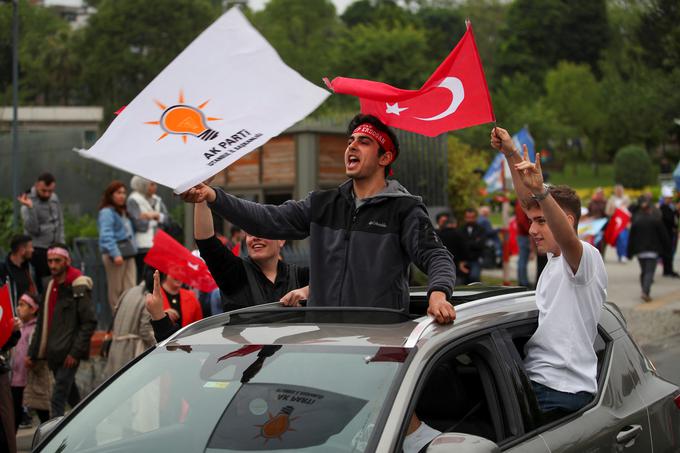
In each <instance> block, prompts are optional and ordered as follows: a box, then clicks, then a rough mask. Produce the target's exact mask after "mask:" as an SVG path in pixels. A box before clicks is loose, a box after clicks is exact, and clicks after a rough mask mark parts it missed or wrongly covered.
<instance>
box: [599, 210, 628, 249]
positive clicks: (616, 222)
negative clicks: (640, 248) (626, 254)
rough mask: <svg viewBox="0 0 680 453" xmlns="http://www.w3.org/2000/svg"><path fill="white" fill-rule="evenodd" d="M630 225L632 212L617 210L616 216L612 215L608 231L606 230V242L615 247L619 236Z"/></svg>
mask: <svg viewBox="0 0 680 453" xmlns="http://www.w3.org/2000/svg"><path fill="white" fill-rule="evenodd" d="M628 223H630V212H628V211H627V210H625V211H624V210H623V209H621V208H616V211H614V214H612V216H611V218H610V219H609V223H608V224H607V229H606V230H604V240H605V242H607V244H609V245H611V246H615V245H616V240H617V239H618V237H619V234H621V232H622V231H623V230H625V229H626V227H627V226H628Z"/></svg>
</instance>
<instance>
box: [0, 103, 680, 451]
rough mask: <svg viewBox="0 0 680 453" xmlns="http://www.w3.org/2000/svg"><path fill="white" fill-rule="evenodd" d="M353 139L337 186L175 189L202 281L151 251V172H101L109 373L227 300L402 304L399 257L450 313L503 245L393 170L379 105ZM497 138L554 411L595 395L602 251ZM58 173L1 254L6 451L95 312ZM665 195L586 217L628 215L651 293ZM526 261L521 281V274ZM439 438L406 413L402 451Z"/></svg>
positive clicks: (76, 353) (405, 299) (57, 385)
mask: <svg viewBox="0 0 680 453" xmlns="http://www.w3.org/2000/svg"><path fill="white" fill-rule="evenodd" d="M347 136H348V141H347V147H346V150H345V153H344V164H345V171H346V175H347V177H348V178H349V179H348V181H346V182H345V183H343V184H341V185H340V186H338V187H337V188H334V189H329V190H319V191H314V192H311V193H310V194H309V195H308V196H307V197H306V198H305V199H303V200H298V201H294V200H291V201H288V202H286V203H283V204H282V205H280V206H274V205H262V204H258V203H253V202H249V201H245V200H242V199H239V198H237V197H235V196H233V195H231V194H229V193H227V192H225V191H224V190H223V189H222V188H219V187H212V186H210V185H209V183H207V182H206V183H201V184H198V185H196V186H195V187H192V188H191V189H189V190H188V191H186V192H185V193H183V194H182V195H181V196H182V199H183V200H184V201H185V202H187V203H192V204H194V239H195V242H196V245H197V248H198V251H197V253H198V254H199V255H200V257H201V258H202V259H203V260H204V261H205V263H206V265H207V267H208V269H209V270H210V273H211V274H212V276H213V278H214V280H215V282H216V284H217V286H218V289H217V290H215V291H214V292H213V293H211V294H201V293H199V292H198V291H194V290H192V289H191V288H187V287H186V286H187V285H186V283H187V282H183V281H182V280H181V276H180V274H181V273H180V274H177V275H174V274H173V272H172V271H169V272H168V273H160V272H159V271H158V270H156V269H153V268H151V267H150V266H148V265H146V264H145V256H146V255H147V253H149V251H150V250H152V248H153V246H154V236H155V234H156V232H157V230H158V229H161V228H164V225H166V224H167V222H168V213H167V209H166V208H165V206H164V204H163V202H162V200H161V199H160V197H158V195H157V194H156V185H155V184H154V183H153V182H151V181H147V180H145V179H143V178H141V177H138V176H135V177H133V178H132V180H131V183H130V187H131V189H132V193H131V194H130V195H129V196H128V194H127V187H126V186H125V184H124V183H123V182H121V181H113V182H111V183H110V184H109V185H108V186H107V188H106V189H105V191H104V193H103V196H102V201H101V204H100V209H99V215H98V222H97V224H98V228H99V247H100V250H101V253H102V261H103V265H104V268H105V269H106V279H107V287H108V294H107V296H108V303H109V304H110V306H111V309H112V312H113V313H114V316H113V324H112V329H111V338H110V343H109V346H108V347H107V351H108V362H107V365H106V368H105V374H106V375H107V376H108V375H112V374H113V373H115V372H116V371H117V370H119V369H120V368H122V367H123V366H124V365H125V364H126V363H127V362H129V361H130V360H132V359H133V358H134V357H136V356H138V355H139V354H140V353H141V352H142V351H144V350H145V349H146V348H148V347H150V346H151V345H153V344H154V343H155V342H157V341H161V340H163V339H166V338H168V337H169V336H170V335H172V334H173V333H174V332H176V331H177V330H178V329H180V328H181V327H183V326H186V325H188V324H190V323H192V322H194V321H197V320H199V319H201V318H202V317H203V316H204V315H209V314H215V313H217V312H221V311H229V310H234V309H238V308H243V307H247V306H251V305H257V304H262V303H266V302H272V301H281V303H282V305H284V306H298V305H300V304H301V303H302V301H306V304H307V306H312V307H319V306H326V307H333V306H344V307H353V306H367V305H368V306H371V307H379V308H388V309H397V310H404V311H408V309H409V302H410V297H409V277H410V267H411V265H415V266H417V267H418V268H420V269H421V270H422V271H424V272H425V273H427V274H428V277H429V283H428V288H427V294H428V308H427V314H428V315H429V316H431V317H432V318H433V319H434V320H435V321H436V322H437V323H440V324H449V323H452V322H453V321H454V320H455V318H456V311H455V308H454V306H453V305H452V304H451V303H450V302H449V300H450V299H451V296H452V293H453V291H454V284H456V283H458V284H461V283H462V284H467V283H472V282H477V281H480V279H481V272H482V271H481V269H482V264H483V262H484V261H485V259H487V260H488V259H489V258H488V255H489V254H490V256H491V258H490V260H491V262H493V263H496V262H497V260H498V259H499V257H500V239H499V237H498V231H497V230H495V229H494V228H493V226H492V225H491V222H490V221H489V209H488V208H487V207H480V208H479V209H475V208H473V207H470V208H468V209H466V210H465V212H464V216H463V219H462V223H461V224H460V225H458V224H457V222H456V219H455V218H454V217H453V216H452V215H451V214H447V213H444V214H441V215H438V216H437V218H436V222H435V225H433V224H432V222H431V221H430V219H429V217H428V214H427V210H426V207H425V205H424V204H423V203H422V200H421V199H420V198H419V197H417V196H414V195H412V194H410V193H409V192H408V191H407V189H406V188H404V187H403V186H402V185H401V184H399V183H398V182H397V181H396V180H395V179H390V178H388V175H389V174H390V170H391V167H392V164H393V163H394V161H395V160H396V159H397V157H398V155H399V143H398V140H397V137H396V135H395V134H394V132H393V131H392V130H391V129H390V128H389V127H387V126H386V125H385V124H383V123H382V122H381V121H380V120H379V119H377V118H376V117H373V116H371V115H362V114H359V115H357V116H356V117H354V118H353V119H352V121H351V122H350V124H349V125H348V130H347ZM491 146H492V147H493V148H495V149H498V150H499V151H501V152H502V153H503V154H504V155H505V158H506V160H507V162H508V164H509V168H510V172H511V175H512V178H513V183H514V187H515V191H516V195H517V204H516V216H517V219H516V221H517V237H518V240H517V242H518V246H519V253H520V257H519V261H520V263H524V265H526V263H527V262H528V261H529V257H530V255H531V253H532V248H533V249H534V250H535V252H536V253H538V254H540V255H545V256H546V258H545V268H544V269H543V272H542V275H541V278H540V279H539V280H538V282H537V285H536V303H537V306H538V310H539V317H538V329H537V330H536V332H535V333H534V335H533V336H532V337H531V339H530V340H529V342H528V343H527V345H526V348H525V349H526V350H525V352H526V358H525V367H526V371H527V375H528V376H529V378H530V379H531V381H532V385H533V388H534V391H535V394H536V399H537V401H538V404H539V406H540V408H541V410H542V411H543V412H544V414H545V416H546V419H552V418H556V417H561V416H563V415H564V414H568V413H572V412H574V411H577V410H579V409H580V408H582V407H583V406H585V405H586V404H588V403H589V402H590V401H591V400H592V398H593V395H594V394H595V392H596V390H597V383H596V380H595V375H596V363H597V359H596V356H595V351H594V349H593V340H594V337H595V335H596V332H597V323H598V319H599V312H600V309H601V307H602V304H603V303H604V301H605V298H606V288H607V275H606V272H605V269H604V262H603V258H602V255H601V252H602V248H598V247H596V246H597V245H599V244H595V245H593V244H590V243H588V242H586V241H582V240H580V239H579V237H578V234H577V228H578V224H579V220H580V217H581V215H582V208H581V201H580V199H579V197H578V196H577V195H576V193H575V192H574V190H573V189H571V188H569V187H567V186H547V185H545V184H544V180H543V174H542V172H541V166H540V158H538V159H537V160H536V162H531V161H530V160H529V158H528V153H527V150H526V149H524V154H521V153H520V152H519V150H517V149H516V148H515V145H514V143H513V141H512V138H511V137H510V135H509V134H508V133H507V131H505V130H504V129H501V128H494V129H493V130H492V131H491ZM55 185H56V181H55V179H54V177H53V176H52V175H50V174H48V173H45V174H42V175H40V176H39V178H38V180H37V182H36V184H35V185H34V187H33V188H32V189H31V191H30V193H28V194H24V195H22V196H21V197H20V198H19V200H20V202H21V203H22V210H21V213H22V218H23V220H24V227H25V232H26V234H21V235H17V236H15V237H14V238H12V241H11V244H10V245H11V250H10V253H9V254H8V257H7V260H6V261H5V263H3V265H2V266H1V267H0V278H2V280H3V281H7V282H8V283H9V289H10V292H11V299H12V301H13V303H14V304H15V309H16V313H17V318H16V319H15V323H14V330H13V333H12V336H11V338H10V340H9V341H7V343H6V344H5V345H2V348H3V352H6V351H9V350H12V354H11V356H12V357H11V360H6V357H7V354H3V356H2V357H3V358H2V361H0V408H1V409H2V423H1V424H0V447H4V446H5V445H7V448H8V449H9V451H14V449H15V444H14V436H13V435H12V433H13V432H16V430H17V428H18V427H19V425H20V424H21V423H22V421H23V420H24V417H25V415H24V413H25V412H26V408H30V409H32V410H35V411H36V413H37V414H38V416H39V418H40V419H41V420H46V419H48V418H49V417H56V416H59V415H62V414H64V411H65V409H66V406H67V404H68V405H71V406H73V405H75V404H77V402H78V401H79V399H80V395H79V392H78V388H77V386H76V385H75V383H74V379H75V374H76V371H77V370H78V367H79V364H80V361H82V360H84V359H87V358H88V355H89V350H90V338H91V336H92V333H93V331H94V329H95V327H96V325H97V320H96V317H95V313H94V308H93V303H92V287H93V284H96V282H93V281H92V279H91V278H90V277H87V276H85V275H82V274H81V272H80V271H79V270H78V269H76V268H75V267H73V266H72V257H71V252H70V250H69V248H68V246H67V245H66V244H64V243H63V242H64V231H63V215H62V212H61V206H60V203H59V199H58V197H57V195H56V194H55ZM671 201H672V200H671V199H668V200H665V202H664V203H663V204H662V207H661V208H656V207H655V206H654V204H653V203H652V202H651V199H650V198H646V197H642V198H641V199H640V200H638V202H637V203H636V204H635V205H631V204H630V202H629V200H627V198H626V197H625V194H624V193H623V188H620V189H618V188H617V189H616V190H615V195H614V196H613V197H612V198H611V199H610V200H608V201H605V200H604V198H603V193H601V192H596V195H594V196H593V199H592V200H591V202H590V203H589V206H588V211H587V214H588V215H589V216H591V217H595V216H608V215H609V216H613V215H614V213H615V212H616V211H617V210H619V211H626V210H627V211H630V212H631V213H632V222H631V226H630V233H629V234H627V235H626V236H625V239H621V237H622V232H621V231H619V232H618V233H619V234H618V235H617V238H616V244H617V250H618V241H619V240H621V241H622V243H623V244H624V245H621V251H622V254H621V255H619V256H620V257H621V260H623V258H624V257H625V258H628V257H631V256H633V255H635V256H637V257H638V260H639V261H640V266H641V268H642V275H641V284H642V288H643V295H646V296H647V297H649V290H650V286H651V281H650V272H651V275H652V276H653V270H654V269H655V266H656V263H657V261H658V259H659V258H660V257H661V258H663V259H664V266H665V267H664V270H665V271H666V270H668V275H672V276H677V274H676V273H675V272H674V270H673V269H672V254H671V255H670V264H669V266H670V267H666V264H667V263H666V258H667V256H668V250H671V249H674V247H675V246H676V245H677V244H671V241H670V237H674V238H675V240H677V228H678V222H677V219H678V209H677V205H673V203H672V202H671ZM612 209H613V211H612ZM609 212H611V213H609ZM213 213H215V214H217V215H219V216H220V217H222V218H224V219H225V220H227V221H229V222H230V223H232V224H235V225H239V226H240V227H242V228H243V230H244V232H245V233H244V232H242V231H241V230H240V229H239V228H237V227H234V228H232V230H231V234H230V237H229V238H225V239H224V240H220V238H218V236H217V234H216V232H215V229H214V225H213V217H212V216H213ZM608 213H609V214H608ZM667 219H674V224H673V225H672V228H674V236H671V235H668V234H667V226H666V223H664V222H665V221H666V220H667ZM307 237H309V238H310V264H309V267H301V266H297V265H294V264H289V263H286V262H285V261H284V260H283V259H282V257H281V249H282V247H283V246H284V243H285V241H286V240H296V239H303V238H307ZM665 238H667V240H666V239H665ZM532 243H533V247H532V245H531V244H532ZM241 248H244V249H245V250H241ZM673 253H674V251H673ZM522 267H523V266H522V265H520V270H518V281H519V283H520V284H522V285H525V286H529V281H528V275H527V272H526V268H524V270H521V268H522ZM650 269H651V271H650ZM206 300H209V302H208V303H206V302H205V301H206ZM202 302H203V303H202ZM206 307H207V308H206ZM574 332H578V334H577V335H574ZM423 433H426V434H423ZM437 434H438V432H437V431H436V430H434V429H432V428H430V427H429V426H427V425H426V423H425V422H423V421H421V420H419V419H418V417H417V414H415V413H414V414H412V418H411V423H410V424H409V427H408V432H407V436H406V440H405V442H404V445H405V451H407V452H408V453H410V452H411V451H418V450H420V449H421V448H423V447H424V446H425V445H426V444H427V443H428V442H429V441H431V440H432V438H433V437H434V436H436V435H437Z"/></svg>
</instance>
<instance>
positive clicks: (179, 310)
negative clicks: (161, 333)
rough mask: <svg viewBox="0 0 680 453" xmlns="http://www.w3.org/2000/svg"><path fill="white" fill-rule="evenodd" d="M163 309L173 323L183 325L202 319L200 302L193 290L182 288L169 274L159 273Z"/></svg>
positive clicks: (180, 283) (179, 282)
mask: <svg viewBox="0 0 680 453" xmlns="http://www.w3.org/2000/svg"><path fill="white" fill-rule="evenodd" d="M161 289H162V291H161V294H162V296H163V310H164V311H165V312H166V313H167V314H168V316H169V317H170V321H172V323H173V324H175V325H177V326H180V327H185V326H188V325H189V324H191V323H192V322H195V321H198V320H201V319H203V312H202V310H201V304H199V303H198V299H196V296H195V295H194V293H193V291H190V290H188V289H184V288H182V282H181V281H179V280H177V279H176V278H174V277H173V276H171V275H166V274H161Z"/></svg>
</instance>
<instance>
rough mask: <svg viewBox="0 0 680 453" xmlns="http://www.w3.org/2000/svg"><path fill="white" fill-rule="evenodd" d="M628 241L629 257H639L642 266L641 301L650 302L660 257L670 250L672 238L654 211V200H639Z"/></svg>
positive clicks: (643, 198)
mask: <svg viewBox="0 0 680 453" xmlns="http://www.w3.org/2000/svg"><path fill="white" fill-rule="evenodd" d="M637 205H638V209H637V211H636V213H635V216H634V217H633V223H632V225H631V227H630V238H629V240H628V250H627V252H628V257H629V258H632V257H633V256H637V258H638V263H639V264H640V286H641V287H642V294H641V296H640V297H641V299H642V300H643V301H645V302H650V301H651V300H652V297H651V295H650V293H651V290H652V283H653V282H654V272H655V271H656V263H657V261H658V259H659V256H661V255H663V253H664V251H665V250H667V249H669V248H670V246H671V244H670V238H669V237H668V233H667V232H666V228H665V227H664V225H663V223H662V222H661V219H660V218H659V217H658V216H657V215H656V214H655V213H654V211H653V209H652V199H651V198H650V197H647V196H645V195H643V196H641V197H640V199H639V200H638V203H637Z"/></svg>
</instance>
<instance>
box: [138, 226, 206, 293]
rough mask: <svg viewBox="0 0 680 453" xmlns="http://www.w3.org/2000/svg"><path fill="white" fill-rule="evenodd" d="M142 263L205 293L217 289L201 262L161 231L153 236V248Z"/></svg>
mask: <svg viewBox="0 0 680 453" xmlns="http://www.w3.org/2000/svg"><path fill="white" fill-rule="evenodd" d="M144 262H145V263H146V264H148V265H149V266H151V267H155V268H156V269H158V270H159V271H161V272H163V273H164V274H168V275H170V276H172V277H173V278H176V279H177V280H179V281H181V282H182V283H185V284H187V285H189V286H192V287H194V288H198V289H200V290H201V291H203V292H205V293H209V292H211V291H212V290H214V289H215V288H217V284H216V283H215V280H214V279H213V277H212V275H210V271H209V270H208V266H207V265H206V264H205V263H204V262H203V260H201V259H200V258H199V257H197V256H194V255H192V254H191V252H190V251H189V250H187V249H186V248H185V247H184V246H183V245H182V244H180V243H179V242H177V241H176V240H174V239H173V238H172V236H170V235H169V234H167V233H166V232H164V231H162V230H158V232H157V233H156V235H155V236H154V238H153V247H151V249H150V250H149V253H147V254H146V258H144Z"/></svg>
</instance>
